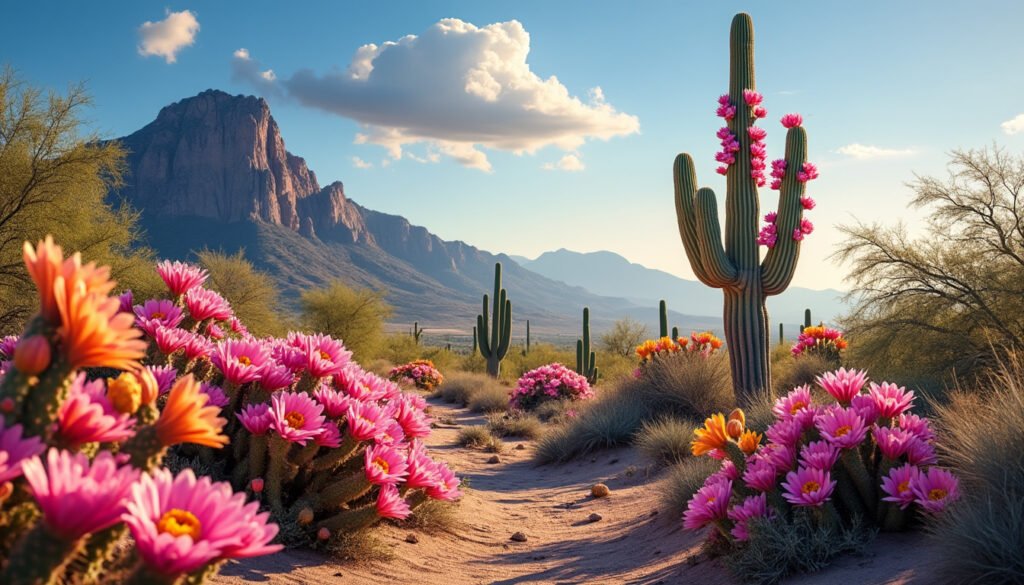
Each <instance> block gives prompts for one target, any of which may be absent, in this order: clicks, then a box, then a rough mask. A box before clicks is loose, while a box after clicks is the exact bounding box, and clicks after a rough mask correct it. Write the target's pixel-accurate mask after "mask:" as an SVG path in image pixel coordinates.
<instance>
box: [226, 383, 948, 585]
mask: <svg viewBox="0 0 1024 585" xmlns="http://www.w3.org/2000/svg"><path fill="white" fill-rule="evenodd" d="M433 413H434V415H435V416H436V417H439V418H446V417H450V418H451V419H452V420H453V421H454V423H455V425H462V426H465V425H474V424H481V423H482V422H483V417H481V416H479V415H473V414H471V413H468V412H466V411H465V410H464V409H456V408H452V407H451V406H449V405H445V404H441V403H436V402H435V403H434V406H433ZM457 434H458V429H457V428H447V427H444V428H438V429H435V431H434V432H433V433H432V434H431V436H430V438H429V441H428V444H429V445H430V447H431V452H432V454H433V455H434V456H435V457H437V458H438V459H440V460H443V461H446V462H448V463H449V464H450V465H451V466H452V468H453V469H456V470H457V471H458V472H459V473H460V475H461V476H463V477H465V478H467V479H468V480H469V489H468V490H466V496H465V497H463V499H462V501H461V503H460V504H459V506H458V522H457V523H456V525H455V526H453V527H452V528H451V529H450V530H445V531H435V532H424V531H410V530H408V529H402V528H399V527H396V526H382V527H380V529H379V533H380V536H381V539H382V541H383V542H384V543H385V545H386V546H388V547H390V548H392V549H393V552H394V558H393V559H391V560H389V561H386V562H366V563H341V562H338V561H334V560H331V559H329V558H326V557H324V556H321V555H319V554H316V553H312V552H308V551H288V552H285V553H281V554H277V555H272V556H270V557H263V558H259V559H252V560H249V561H246V562H244V563H234V564H231V565H228V566H226V567H225V568H224V570H223V572H222V575H221V576H220V577H218V578H217V579H215V580H214V583H221V584H232V585H233V584H237V583H241V582H270V583H275V584H296V585H299V584H314V583H335V582H336V583H351V584H354V585H371V584H373V585H377V584H400V583H401V584H422V585H463V584H465V585H476V584H487V585H512V584H517V583H524V584H527V583H528V584H541V583H543V584H569V583H608V584H612V583H630V584H634V583H635V584H658V583H664V584H675V583H698V582H699V583H700V584H701V585H716V584H732V583H733V580H732V579H731V578H730V577H729V575H728V573H727V572H726V571H725V570H724V569H723V568H722V567H720V566H719V565H718V564H717V563H715V562H714V561H703V562H697V561H698V560H699V559H700V558H701V557H699V546H700V537H699V536H698V535H695V534H692V533H687V532H684V531H683V530H682V529H681V526H680V525H681V522H680V521H679V520H678V519H675V518H666V517H665V516H664V515H663V514H659V513H658V500H657V495H656V492H655V490H654V489H653V485H652V483H653V482H654V481H656V479H655V478H654V477H651V476H650V475H649V474H650V473H651V472H652V470H651V469H649V468H648V467H647V466H646V463H645V462H644V461H643V460H642V459H641V458H640V457H639V456H638V455H637V454H636V453H635V451H633V450H632V449H618V450H613V451H606V452H603V453H599V454H597V455H596V456H594V457H590V458H584V459H583V460H581V461H577V462H572V463H569V464H566V465H563V466H543V467H537V466H535V465H534V464H533V463H532V461H531V454H532V445H530V442H528V441H517V440H509V441H508V445H509V447H510V448H509V449H508V450H506V451H505V453H503V454H501V455H500V456H499V457H500V459H501V462H500V463H497V464H489V463H487V460H488V459H489V458H490V457H491V454H488V453H481V452H479V451H473V450H469V449H464V448H461V447H457V446H455V439H456V436H457ZM517 444H522V445H523V446H524V447H525V448H524V449H522V450H516V449H514V446H515V445H517ZM597 482H603V483H605V484H607V485H608V486H609V487H610V488H611V490H612V494H611V496H610V497H608V498H603V499H599V500H598V499H594V498H592V497H590V487H591V486H592V485H593V484H594V483H597ZM595 512H596V513H598V514H600V515H601V516H602V519H601V520H599V521H597V522H590V521H589V520H588V517H589V516H590V515H591V514H592V513H595ZM517 531H521V532H523V533H525V534H526V536H527V541H526V542H513V541H512V540H511V536H512V534H513V533H515V532H517ZM410 532H415V534H416V536H417V537H418V543H416V544H410V543H408V542H406V537H407V536H408V534H409V533H410ZM920 540H921V539H920V537H906V536H899V537H896V538H891V537H885V538H882V539H879V541H878V542H877V543H876V544H875V545H873V546H872V549H871V550H870V551H869V554H868V555H866V556H864V557H850V558H846V559H841V560H840V561H839V562H838V563H837V564H836V565H835V566H834V567H833V568H830V569H829V570H827V571H825V572H823V573H819V574H817V575H813V576H805V577H802V578H797V579H795V580H792V583H794V584H796V583H799V584H800V585H824V584H826V583H837V582H846V583H865V584H867V583H871V584H882V583H894V584H895V583H922V584H923V583H932V582H934V579H933V577H934V575H933V574H930V573H929V572H928V566H929V564H930V563H929V562H928V561H929V560H933V559H934V554H932V553H931V552H930V551H929V550H927V549H926V548H924V547H922V545H921V543H920Z"/></svg>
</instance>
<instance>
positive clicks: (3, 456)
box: [0, 417, 45, 484]
mask: <svg viewBox="0 0 1024 585" xmlns="http://www.w3.org/2000/svg"><path fill="white" fill-rule="evenodd" d="M5 427H6V428H5ZM23 432H24V429H23V428H22V426H21V425H10V426H6V425H5V423H4V419H3V417H0V484H3V483H5V482H8V481H11V480H12V479H14V478H16V477H20V476H21V474H22V466H24V464H25V462H26V461H27V460H28V459H29V458H30V457H34V456H35V455H38V454H40V453H42V452H43V449H45V445H43V442H42V441H41V440H40V439H39V437H23V436H22V433H23Z"/></svg>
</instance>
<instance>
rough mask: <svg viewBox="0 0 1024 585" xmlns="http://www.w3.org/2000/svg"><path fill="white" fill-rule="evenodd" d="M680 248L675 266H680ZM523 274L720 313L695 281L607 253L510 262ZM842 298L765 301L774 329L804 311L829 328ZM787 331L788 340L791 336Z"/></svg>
mask: <svg viewBox="0 0 1024 585" xmlns="http://www.w3.org/2000/svg"><path fill="white" fill-rule="evenodd" d="M681 246H682V244H680V262H683V261H685V257H684V256H683V254H682V247H681ZM513 258H514V259H516V261H517V262H519V263H520V265H522V266H523V267H524V268H527V269H529V270H532V271H533V272H536V273H538V274H541V275H544V276H547V277H548V278H551V279H554V280H560V281H562V282H564V283H566V284H569V285H572V286H580V287H583V288H584V289H586V290H587V291H589V292H591V293H594V294H596V295H603V296H612V297H622V298H625V299H627V300H629V301H631V302H633V303H635V304H637V305H641V306H649V305H652V304H653V305H657V303H658V300H660V299H665V300H666V302H667V304H668V306H669V308H670V309H675V310H678V311H680V312H683V313H688V314H694V315H708V314H711V315H715V314H721V311H722V292H721V291H719V290H717V289H713V288H710V287H708V286H705V285H704V284H702V283H700V282H698V281H696V280H686V279H683V278H680V277H678V276H676V275H674V274H669V273H668V272H665V271H662V270H656V269H653V268H647V267H646V266H643V265H640V264H636V263H633V262H630V261H629V260H627V259H626V258H623V257H622V256H620V255H618V254H616V253H614V252H608V251H599V252H586V253H583V252H573V251H571V250H567V249H565V248H562V249H560V250H556V251H553V252H545V253H543V254H541V255H540V256H538V257H537V258H535V259H533V260H529V259H526V258H524V257H522V256H517V257H513ZM843 294H844V293H843V292H842V291H839V290H835V289H828V290H823V291H817V290H811V289H807V288H801V287H792V286H791V287H789V289H787V290H786V292H784V293H782V294H781V295H778V296H773V297H769V298H768V313H769V316H770V317H771V320H772V323H773V327H777V325H774V324H776V323H779V322H780V321H781V322H782V323H784V324H786V325H787V326H788V325H789V324H793V325H796V324H799V323H802V322H803V315H804V309H808V308H809V309H811V314H812V318H813V320H814V321H815V322H816V323H817V322H818V321H825V322H834V321H835V319H836V318H837V317H838V316H839V315H841V314H842V313H844V312H845V311H846V309H847V307H846V305H845V304H844V303H843V302H842V300H841V297H842V296H843ZM787 329H789V330H788V331H787V332H786V335H787V336H790V335H791V334H792V335H795V333H796V331H795V329H790V328H789V327H787ZM773 335H777V329H775V330H773Z"/></svg>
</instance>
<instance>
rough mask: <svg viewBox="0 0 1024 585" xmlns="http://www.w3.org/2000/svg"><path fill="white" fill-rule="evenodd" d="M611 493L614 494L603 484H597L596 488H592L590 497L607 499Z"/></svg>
mask: <svg viewBox="0 0 1024 585" xmlns="http://www.w3.org/2000/svg"><path fill="white" fill-rule="evenodd" d="M610 493H612V491H611V490H610V489H608V486H606V485H604V484H603V483H595V484H594V487H592V488H590V495H592V496H594V497H595V498H606V497H608V494H610Z"/></svg>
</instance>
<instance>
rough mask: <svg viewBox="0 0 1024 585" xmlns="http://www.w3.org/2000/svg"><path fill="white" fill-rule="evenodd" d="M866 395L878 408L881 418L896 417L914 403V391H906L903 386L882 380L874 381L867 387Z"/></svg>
mask: <svg viewBox="0 0 1024 585" xmlns="http://www.w3.org/2000/svg"><path fill="white" fill-rule="evenodd" d="M868 396H870V397H871V400H872V401H874V403H875V408H877V409H878V416H879V417H881V418H889V419H891V418H896V417H897V416H899V415H901V414H903V413H904V412H905V411H906V410H907V409H909V408H910V407H911V406H913V405H914V392H913V391H907V389H906V388H904V387H903V386H897V385H896V384H890V383H889V382H882V383H881V385H879V384H875V383H874V382H872V383H871V385H870V386H869V387H868Z"/></svg>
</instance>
